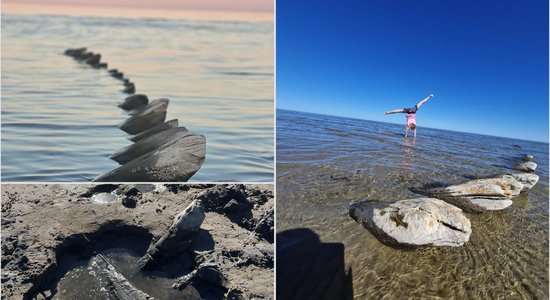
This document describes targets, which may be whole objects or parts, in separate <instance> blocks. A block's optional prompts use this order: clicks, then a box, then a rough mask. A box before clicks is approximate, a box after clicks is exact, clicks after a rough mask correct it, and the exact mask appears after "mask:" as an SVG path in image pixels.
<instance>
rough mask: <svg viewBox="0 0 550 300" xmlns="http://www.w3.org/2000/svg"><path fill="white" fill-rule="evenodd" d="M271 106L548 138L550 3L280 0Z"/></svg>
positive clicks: (483, 132) (419, 126)
mask: <svg viewBox="0 0 550 300" xmlns="http://www.w3.org/2000/svg"><path fill="white" fill-rule="evenodd" d="M276 11H277V15H276V18H277V23H276V24H277V38H276V39H277V44H276V46H277V51H276V53H277V58H276V61H277V73H276V74H277V79H276V80H277V82H276V86H277V107H278V108H283V109H290V110H298V111H306V112H314V113H321V114H328V115H337V116H344V117H352V118H359V119H366V120H375V121H383V122H390V123H402V124H403V125H404V124H405V115H404V114H394V115H383V112H384V111H388V110H393V109H401V108H404V107H411V106H414V105H415V104H417V103H418V102H419V101H420V100H422V99H423V98H425V97H426V96H427V95H429V94H431V93H433V94H434V98H432V99H430V100H429V101H428V102H427V103H426V104H425V105H424V106H422V108H421V109H420V110H419V111H418V113H417V117H416V121H417V125H418V133H419V134H421V128H422V126H425V127H430V128H439V129H447V130H454V131H463V132H473V133H481V134H488V135H494V136H504V137H511V138H518V139H523V140H535V141H543V142H548V125H549V123H548V112H549V108H548V102H549V98H548V88H549V87H548V1H547V0H533V1H527V2H518V1H510V0H503V1H494V0H488V1H472V0H463V1H438V0H417V1H407V0H391V1H388V0H369V1H355V0H342V1H311V0H278V1H277V10H276Z"/></svg>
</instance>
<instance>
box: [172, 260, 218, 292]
mask: <svg viewBox="0 0 550 300" xmlns="http://www.w3.org/2000/svg"><path fill="white" fill-rule="evenodd" d="M197 281H199V282H202V283H207V284H210V285H214V286H217V287H222V288H225V287H226V286H227V283H228V280H227V278H226V277H225V276H224V275H223V274H222V273H221V271H220V270H219V269H218V267H217V266H216V265H214V264H205V265H201V266H199V267H198V268H197V269H195V270H193V272H191V273H189V274H187V275H185V276H183V277H180V278H178V279H177V281H176V283H175V284H174V285H172V287H173V288H175V289H180V290H181V289H184V288H185V287H187V286H188V285H189V284H192V283H194V282H197Z"/></svg>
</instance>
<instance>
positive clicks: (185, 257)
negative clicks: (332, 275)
mask: <svg viewBox="0 0 550 300" xmlns="http://www.w3.org/2000/svg"><path fill="white" fill-rule="evenodd" d="M1 195H2V277H1V281H2V299H69V298H71V297H72V296H70V295H76V294H75V291H74V290H76V291H78V290H79V289H81V290H84V291H85V290H86V289H87V288H89V286H91V285H95V284H97V285H98V286H101V287H102V288H101V289H97V290H93V291H92V292H89V293H88V292H86V295H88V296H89V297H90V298H96V299H99V298H105V299H108V298H113V297H112V295H111V296H109V294H108V293H109V292H110V291H112V290H113V287H112V286H109V285H108V284H107V283H105V281H102V280H101V278H97V279H98V281H97V282H94V284H90V282H89V279H88V281H82V282H81V284H80V282H79V281H78V278H77V277H75V276H73V278H69V279H67V277H69V274H73V273H74V272H76V271H75V270H77V269H78V266H86V265H87V264H88V265H89V263H90V262H92V261H93V259H97V258H98V257H101V258H104V257H107V259H110V257H112V256H109V255H108V253H109V251H111V252H112V251H113V249H116V250H117V251H128V253H131V254H132V255H133V257H134V258H135V260H137V259H139V258H140V257H142V256H143V255H145V253H146V251H147V249H148V248H149V247H150V245H151V244H153V243H155V242H157V241H158V240H159V238H160V237H161V236H162V235H163V234H164V233H165V232H167V230H168V228H169V227H170V226H171V225H172V223H173V222H174V217H175V216H176V215H177V214H179V213H180V212H182V211H183V210H184V209H185V208H186V207H188V206H189V205H190V204H191V203H192V202H193V201H194V200H200V202H201V203H202V207H203V208H204V215H205V218H204V221H203V222H202V224H201V225H200V229H199V230H198V231H197V232H194V233H192V234H191V235H190V236H189V237H188V238H186V241H185V242H184V243H180V244H181V245H180V244H177V247H180V248H181V249H176V250H175V251H172V254H171V257H170V258H169V259H168V260H166V261H163V262H161V263H160V264H159V265H158V266H157V268H156V269H155V270H153V271H140V270H138V267H137V265H133V264H131V263H128V262H127V263H120V262H117V261H115V260H113V261H112V262H111V263H112V265H113V266H115V267H116V268H117V269H118V271H119V272H120V273H121V274H122V275H123V276H125V279H127V280H128V282H130V283H131V285H133V287H135V288H136V289H138V290H140V291H143V292H144V293H146V294H149V295H150V296H152V297H154V298H155V299H165V298H174V297H177V298H185V299H220V298H227V299H273V259H274V258H273V257H274V256H273V206H274V199H273V186H272V185H47V184H46V185H2V193H1ZM121 249H122V250H121ZM102 254H105V256H103V255H102ZM94 266H95V267H97V264H94ZM205 266H207V267H208V270H210V271H211V270H215V271H214V272H213V273H212V272H202V271H204V270H205V269H204V267H205ZM90 268H91V267H88V270H90ZM129 270H130V271H129ZM208 270H207V271H208ZM89 273H90V274H95V273H94V272H92V271H90V272H89ZM136 274H138V275H137V276H136ZM189 274H191V275H193V274H195V275H196V276H194V277H193V278H192V280H189ZM204 274H206V275H204ZM185 275H188V276H187V277H185ZM140 276H141V280H138V279H136V278H138V277H140ZM96 277H100V275H97V276H96ZM75 278H76V279H75ZM91 278H92V280H95V279H96V278H95V277H91ZM182 278H183V279H184V280H183V281H184V282H186V284H184V285H181V284H180V285H179V286H176V287H172V285H173V284H176V283H178V282H180V283H181V282H182ZM155 280H158V281H155ZM64 281H65V282H69V283H65V284H63V282H64ZM166 282H168V283H170V285H166V284H165V283H166ZM102 285H103V286H102ZM67 286H69V289H73V291H67ZM60 287H62V288H60ZM94 293H97V294H94Z"/></svg>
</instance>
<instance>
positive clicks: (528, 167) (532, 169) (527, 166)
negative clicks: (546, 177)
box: [516, 161, 537, 172]
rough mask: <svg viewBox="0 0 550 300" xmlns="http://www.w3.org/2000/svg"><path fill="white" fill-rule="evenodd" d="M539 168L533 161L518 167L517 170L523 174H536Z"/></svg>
mask: <svg viewBox="0 0 550 300" xmlns="http://www.w3.org/2000/svg"><path fill="white" fill-rule="evenodd" d="M536 168H537V163H535V162H533V161H526V162H524V163H521V164H519V165H517V166H516V170H518V171H523V172H535V169H536Z"/></svg>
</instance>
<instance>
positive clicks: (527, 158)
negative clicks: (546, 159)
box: [523, 154, 533, 161]
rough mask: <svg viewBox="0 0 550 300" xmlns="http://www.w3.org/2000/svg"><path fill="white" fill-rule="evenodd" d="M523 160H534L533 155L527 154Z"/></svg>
mask: <svg viewBox="0 0 550 300" xmlns="http://www.w3.org/2000/svg"><path fill="white" fill-rule="evenodd" d="M523 160H524V161H532V160H533V155H531V154H525V156H524V157H523Z"/></svg>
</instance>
